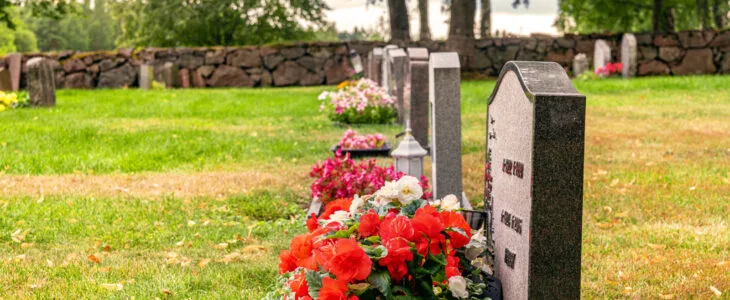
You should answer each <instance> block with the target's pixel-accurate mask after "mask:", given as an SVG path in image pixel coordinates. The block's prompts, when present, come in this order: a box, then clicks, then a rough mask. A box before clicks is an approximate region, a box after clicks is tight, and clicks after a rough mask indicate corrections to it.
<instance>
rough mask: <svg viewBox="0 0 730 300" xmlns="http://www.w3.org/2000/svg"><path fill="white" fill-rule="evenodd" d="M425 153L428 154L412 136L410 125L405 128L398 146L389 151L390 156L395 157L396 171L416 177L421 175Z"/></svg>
mask: <svg viewBox="0 0 730 300" xmlns="http://www.w3.org/2000/svg"><path fill="white" fill-rule="evenodd" d="M426 155H428V152H426V150H425V149H423V148H422V147H421V145H419V144H418V141H416V139H415V138H413V135H411V128H410V127H408V129H406V133H405V135H404V136H403V140H401V142H400V143H399V144H398V148H396V149H395V150H393V152H391V153H390V156H392V157H393V158H395V171H396V172H403V173H406V174H408V175H411V176H413V177H416V178H420V177H421V176H422V175H423V158H424V157H426Z"/></svg>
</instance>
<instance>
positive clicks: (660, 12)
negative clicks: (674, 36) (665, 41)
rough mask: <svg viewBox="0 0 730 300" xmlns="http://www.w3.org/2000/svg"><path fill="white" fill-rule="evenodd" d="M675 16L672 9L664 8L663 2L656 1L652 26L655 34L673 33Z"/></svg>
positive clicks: (660, 0)
mask: <svg viewBox="0 0 730 300" xmlns="http://www.w3.org/2000/svg"><path fill="white" fill-rule="evenodd" d="M673 19H674V15H673V12H672V9H671V8H667V7H664V3H663V0H654V10H653V20H652V25H653V28H654V33H660V32H669V31H672V30H673V28H674V26H673V24H674V20H673Z"/></svg>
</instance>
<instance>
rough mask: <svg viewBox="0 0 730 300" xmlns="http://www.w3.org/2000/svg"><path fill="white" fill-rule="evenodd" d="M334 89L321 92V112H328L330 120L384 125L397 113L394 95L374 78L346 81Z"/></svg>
mask: <svg viewBox="0 0 730 300" xmlns="http://www.w3.org/2000/svg"><path fill="white" fill-rule="evenodd" d="M337 88H338V90H337V91H336V92H331V91H324V92H322V94H320V95H319V100H320V101H322V104H321V105H320V107H319V109H320V111H325V110H326V111H328V116H329V118H330V119H331V120H332V121H335V122H341V123H346V124H362V123H375V124H387V123H391V122H393V120H395V118H396V116H397V114H398V113H397V111H396V108H395V102H396V99H395V97H392V96H390V95H388V92H386V91H385V89H383V88H382V87H380V86H378V84H377V83H375V81H372V80H370V79H367V78H362V79H358V80H353V81H345V82H343V83H341V84H340V85H338V86H337Z"/></svg>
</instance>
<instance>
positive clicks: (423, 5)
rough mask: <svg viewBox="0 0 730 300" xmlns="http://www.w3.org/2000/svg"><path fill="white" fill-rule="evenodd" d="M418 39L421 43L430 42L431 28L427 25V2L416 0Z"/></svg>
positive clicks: (426, 0) (425, 0)
mask: <svg viewBox="0 0 730 300" xmlns="http://www.w3.org/2000/svg"><path fill="white" fill-rule="evenodd" d="M418 21H419V30H418V31H419V33H418V38H419V39H420V40H422V41H430V40H431V27H430V26H429V25H428V0H418Z"/></svg>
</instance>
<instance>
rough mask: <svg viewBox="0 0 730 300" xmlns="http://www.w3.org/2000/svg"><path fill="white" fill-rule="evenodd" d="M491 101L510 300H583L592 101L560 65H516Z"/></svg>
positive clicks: (494, 183) (495, 225) (491, 144)
mask: <svg viewBox="0 0 730 300" xmlns="http://www.w3.org/2000/svg"><path fill="white" fill-rule="evenodd" d="M488 103H489V104H488V112H487V164H486V168H485V209H486V210H487V212H488V214H489V216H488V220H489V221H490V226H491V229H492V230H491V234H492V239H493V242H494V244H493V245H494V248H493V249H494V271H495V274H496V276H497V278H499V280H501V283H502V288H503V293H504V299H528V298H530V299H579V298H580V273H581V261H580V254H581V234H582V227H581V226H582V225H581V224H582V223H581V219H582V218H581V217H582V207H583V147H584V132H585V103H586V98H585V96H583V95H581V94H579V93H578V92H577V91H576V90H575V88H574V87H573V85H572V84H571V82H570V80H569V79H568V75H567V74H566V73H565V70H564V69H563V67H562V66H560V65H559V64H557V63H552V62H514V61H513V62H508V63H507V64H506V65H505V66H504V67H503V68H502V72H501V74H500V76H499V80H498V81H497V86H496V87H495V89H494V91H493V92H492V95H491V96H490V97H489V102H488Z"/></svg>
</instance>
